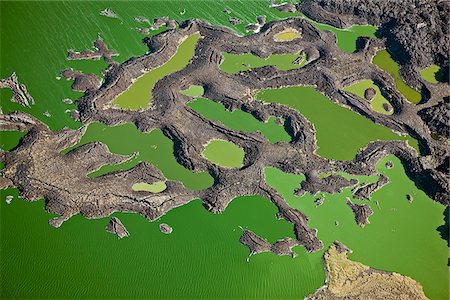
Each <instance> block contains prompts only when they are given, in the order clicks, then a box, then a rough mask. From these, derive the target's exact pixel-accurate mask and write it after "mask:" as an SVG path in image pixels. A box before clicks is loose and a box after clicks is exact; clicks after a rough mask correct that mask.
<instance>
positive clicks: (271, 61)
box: [219, 52, 307, 74]
mask: <svg viewBox="0 0 450 300" xmlns="http://www.w3.org/2000/svg"><path fill="white" fill-rule="evenodd" d="M222 55H223V62H222V63H221V64H220V66H219V67H220V69H221V70H222V71H224V72H225V73H228V74H236V73H239V72H241V71H246V70H251V69H254V68H261V67H265V66H275V67H276V68H277V69H279V70H282V71H287V70H293V69H299V68H301V67H303V66H305V65H306V64H307V61H306V55H305V54H301V53H296V54H271V55H270V56H269V57H268V58H266V59H264V58H261V57H259V56H257V55H254V54H251V53H244V54H232V53H227V52H222ZM295 61H298V63H295Z"/></svg>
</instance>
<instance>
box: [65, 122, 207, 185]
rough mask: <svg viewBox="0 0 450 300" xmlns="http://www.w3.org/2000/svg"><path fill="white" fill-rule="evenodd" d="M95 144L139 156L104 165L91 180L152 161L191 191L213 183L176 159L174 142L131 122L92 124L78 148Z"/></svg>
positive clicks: (124, 153)
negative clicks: (119, 162)
mask: <svg viewBox="0 0 450 300" xmlns="http://www.w3.org/2000/svg"><path fill="white" fill-rule="evenodd" d="M94 141H98V142H102V143H105V144H106V145H108V148H109V150H110V151H111V152H112V153H117V154H122V155H132V154H133V153H135V152H137V155H136V156H135V157H134V158H131V159H129V160H128V161H126V162H124V163H121V164H117V165H106V166H103V167H102V168H100V169H99V170H97V171H95V172H93V173H91V174H89V176H90V177H96V176H100V175H103V174H106V173H109V172H112V171H116V170H128V169H131V168H132V167H134V166H136V165H137V164H138V163H140V162H148V163H150V164H152V165H154V166H155V167H157V168H158V169H160V170H161V171H162V173H163V174H164V176H166V178H167V179H170V180H177V181H180V182H181V183H183V185H184V186H186V187H187V188H189V189H194V190H200V189H205V188H208V187H210V186H211V185H212V183H213V179H212V177H211V176H210V175H209V174H208V173H206V172H201V173H193V172H191V171H189V170H188V169H186V168H184V167H183V166H182V165H180V164H179V163H178V162H177V161H176V160H175V157H174V156H173V142H172V141H171V140H170V139H169V138H167V137H166V136H165V135H164V134H163V133H162V131H161V130H159V129H155V130H153V131H151V132H148V133H143V132H141V131H139V130H138V129H137V128H136V126H135V125H134V124H130V123H128V124H124V125H119V126H114V127H108V126H106V125H103V124H100V123H92V124H90V125H89V126H88V128H87V130H86V133H85V134H84V136H83V137H82V138H81V140H80V142H79V144H78V145H77V146H81V145H84V144H87V143H89V142H94ZM77 146H75V147H77ZM73 148H74V147H71V148H70V149H73ZM66 152H67V151H66Z"/></svg>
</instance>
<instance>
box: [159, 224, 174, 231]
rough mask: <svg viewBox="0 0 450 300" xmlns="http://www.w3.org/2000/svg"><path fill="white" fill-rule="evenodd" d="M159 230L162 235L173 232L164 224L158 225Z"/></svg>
mask: <svg viewBox="0 0 450 300" xmlns="http://www.w3.org/2000/svg"><path fill="white" fill-rule="evenodd" d="M159 230H160V231H161V232H162V233H164V234H171V233H172V231H173V228H172V227H170V226H169V225H167V224H166V223H161V224H159Z"/></svg>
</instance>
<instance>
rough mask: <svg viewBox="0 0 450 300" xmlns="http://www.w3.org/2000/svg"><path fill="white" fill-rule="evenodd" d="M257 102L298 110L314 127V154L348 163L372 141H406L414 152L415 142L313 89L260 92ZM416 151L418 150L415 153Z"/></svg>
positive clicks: (292, 88)
mask: <svg viewBox="0 0 450 300" xmlns="http://www.w3.org/2000/svg"><path fill="white" fill-rule="evenodd" d="M256 97H257V99H259V100H261V101H264V102H269V103H281V104H284V105H287V106H290V107H292V108H294V109H296V110H298V111H299V112H300V113H301V114H302V115H304V116H305V117H306V118H307V119H308V120H309V121H310V122H311V123H313V124H314V127H315V128H316V138H317V145H318V149H317V154H319V155H321V156H323V157H326V158H330V159H341V160H350V159H353V158H354V157H355V154H356V153H357V151H358V150H359V149H361V148H363V147H364V146H366V145H367V143H369V142H370V141H375V140H407V141H408V143H409V144H410V145H412V146H413V147H414V148H416V150H417V149H418V145H417V141H416V140H414V139H412V138H411V137H404V136H398V135H396V134H395V133H394V132H392V131H391V130H389V129H388V128H386V127H383V126H381V125H378V124H375V123H373V122H372V121H370V120H368V119H366V118H364V117H363V116H361V115H358V114H357V113H355V112H353V111H351V110H349V109H347V108H344V107H340V106H339V105H337V104H335V103H333V102H332V101H331V100H330V99H328V98H327V97H326V96H324V95H323V94H321V93H320V92H318V91H317V90H315V89H314V88H313V87H288V88H281V89H271V90H263V91H260V92H259V93H258V94H257V95H256ZM417 151H418V150H417Z"/></svg>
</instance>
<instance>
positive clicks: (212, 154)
mask: <svg viewBox="0 0 450 300" xmlns="http://www.w3.org/2000/svg"><path fill="white" fill-rule="evenodd" d="M202 154H203V156H205V157H206V158H207V159H208V160H209V161H211V162H212V163H214V164H216V165H219V166H221V167H225V168H240V167H241V166H242V164H243V162H244V155H245V153H244V150H242V149H241V148H239V147H238V146H236V145H235V144H233V143H232V142H228V141H223V140H212V141H210V142H209V143H208V144H207V145H206V147H205V150H203V153H202Z"/></svg>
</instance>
